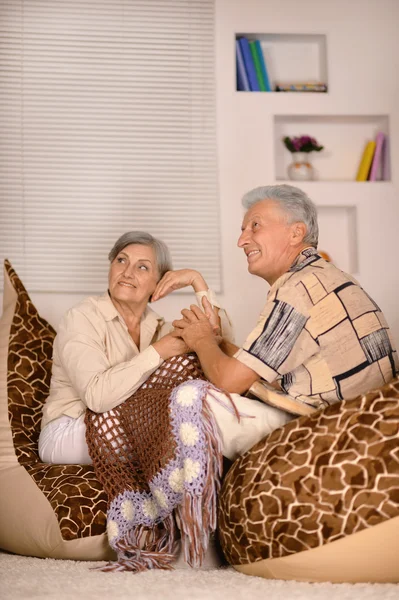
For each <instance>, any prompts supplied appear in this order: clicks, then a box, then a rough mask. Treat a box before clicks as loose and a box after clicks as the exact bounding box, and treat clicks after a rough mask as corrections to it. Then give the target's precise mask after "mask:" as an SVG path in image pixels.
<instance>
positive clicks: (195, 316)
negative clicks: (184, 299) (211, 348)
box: [173, 297, 221, 351]
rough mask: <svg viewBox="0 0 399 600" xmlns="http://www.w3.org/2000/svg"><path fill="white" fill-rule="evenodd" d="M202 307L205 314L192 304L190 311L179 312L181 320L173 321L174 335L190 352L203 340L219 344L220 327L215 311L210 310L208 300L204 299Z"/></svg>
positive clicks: (185, 309) (210, 306)
mask: <svg viewBox="0 0 399 600" xmlns="http://www.w3.org/2000/svg"><path fill="white" fill-rule="evenodd" d="M202 306H203V307H204V311H205V313H203V312H202V310H201V309H200V308H198V306H195V304H192V305H191V306H190V309H187V308H184V309H183V310H182V311H181V314H182V315H183V318H182V319H178V320H175V321H173V327H174V328H175V331H176V333H178V335H179V336H180V337H181V338H182V339H183V340H184V341H185V343H186V344H187V346H188V347H189V348H191V350H194V351H195V350H196V348H197V347H198V345H199V343H200V342H201V341H203V340H205V339H207V340H209V341H211V342H212V341H213V342H216V343H220V341H221V337H220V336H219V332H220V327H219V319H218V315H217V311H216V309H214V308H212V305H211V304H210V302H209V300H208V299H207V298H206V297H204V298H203V299H202Z"/></svg>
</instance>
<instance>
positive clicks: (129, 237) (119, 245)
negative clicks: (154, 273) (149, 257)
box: [108, 231, 173, 279]
mask: <svg viewBox="0 0 399 600" xmlns="http://www.w3.org/2000/svg"><path fill="white" fill-rule="evenodd" d="M130 244H140V245H141V246H151V248H152V249H153V250H154V252H155V260H156V263H157V268H158V271H159V278H160V279H161V278H162V277H163V276H164V275H165V273H166V272H167V271H171V270H172V269H173V266H172V259H171V256H170V252H169V248H168V247H167V245H166V244H165V242H163V241H162V240H158V239H157V238H155V237H153V236H152V235H151V234H150V233H146V232H145V231H128V232H127V233H124V234H123V235H121V237H120V238H119V239H117V240H116V242H115V244H114V246H113V248H112V250H111V252H110V253H109V254H108V259H109V261H110V262H111V263H112V261H113V260H115V258H116V257H117V256H118V254H119V252H121V251H122V250H123V249H124V248H126V246H130Z"/></svg>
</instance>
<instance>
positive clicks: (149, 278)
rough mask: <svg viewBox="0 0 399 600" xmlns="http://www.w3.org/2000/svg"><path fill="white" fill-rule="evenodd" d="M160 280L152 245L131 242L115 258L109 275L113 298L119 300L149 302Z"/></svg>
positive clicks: (137, 302) (109, 287)
mask: <svg viewBox="0 0 399 600" xmlns="http://www.w3.org/2000/svg"><path fill="white" fill-rule="evenodd" d="M158 280H159V273H158V267H157V263H156V258H155V252H154V250H153V249H152V248H151V246H142V245H141V244H130V245H129V246H126V247H125V248H124V249H123V250H121V251H120V252H119V254H118V255H117V256H116V258H114V260H113V261H112V263H111V266H110V269H109V275H108V289H109V292H110V294H111V298H112V299H113V300H116V301H117V302H126V303H129V304H142V303H143V302H145V303H146V302H148V300H149V298H150V296H151V294H152V293H153V292H154V290H155V287H156V285H157V282H158Z"/></svg>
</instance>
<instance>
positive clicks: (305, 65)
mask: <svg viewBox="0 0 399 600" xmlns="http://www.w3.org/2000/svg"><path fill="white" fill-rule="evenodd" d="M239 37H246V38H247V39H248V40H250V41H251V40H259V41H260V44H261V47H262V52H263V56H264V60H265V63H266V67H267V70H268V74H269V79H270V83H271V87H272V90H274V89H275V86H276V84H278V83H305V82H308V83H310V82H313V83H319V82H322V83H325V84H327V85H328V77H327V40H326V36H325V35H323V34H293V33H259V34H257V33H240V34H236V39H237V38H239ZM279 93H284V92H279ZM288 93H289V92H288ZM292 93H297V92H292ZM306 94H307V95H309V93H308V92H306Z"/></svg>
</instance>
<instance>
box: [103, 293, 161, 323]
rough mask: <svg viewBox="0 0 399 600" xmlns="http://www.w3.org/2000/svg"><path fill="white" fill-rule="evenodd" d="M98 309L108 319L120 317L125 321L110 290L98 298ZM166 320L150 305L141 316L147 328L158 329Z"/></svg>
mask: <svg viewBox="0 0 399 600" xmlns="http://www.w3.org/2000/svg"><path fill="white" fill-rule="evenodd" d="M98 309H99V311H100V312H101V314H102V316H103V317H104V319H105V320H106V321H112V320H113V319H120V320H121V321H122V322H124V320H123V318H122V316H121V315H120V314H119V312H118V311H117V310H116V307H115V306H114V304H113V302H112V300H111V298H110V295H109V293H108V291H107V292H105V294H103V295H102V296H100V298H99V300H98ZM164 322H165V319H164V318H163V317H161V316H160V315H159V314H158V313H156V312H155V310H153V309H152V308H150V307H149V306H147V307H146V309H145V311H144V314H143V316H142V318H141V324H142V325H144V326H145V328H148V329H151V330H152V329H156V328H157V327H158V325H163V323H164Z"/></svg>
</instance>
